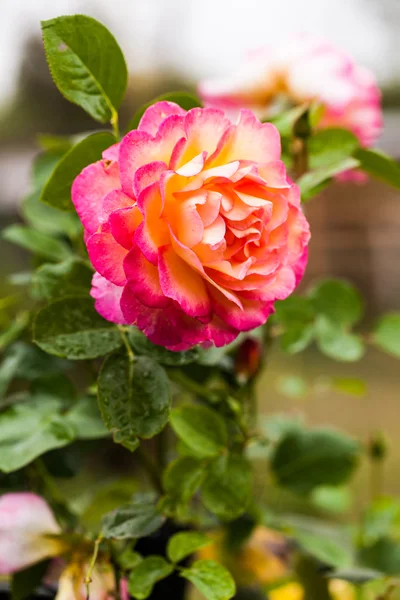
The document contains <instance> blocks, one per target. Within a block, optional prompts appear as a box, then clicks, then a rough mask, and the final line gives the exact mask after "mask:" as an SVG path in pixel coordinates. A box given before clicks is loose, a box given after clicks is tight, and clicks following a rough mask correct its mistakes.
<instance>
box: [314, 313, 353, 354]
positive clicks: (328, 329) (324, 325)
mask: <svg viewBox="0 0 400 600" xmlns="http://www.w3.org/2000/svg"><path fill="white" fill-rule="evenodd" d="M315 336H316V339H317V344H318V348H319V349H320V351H321V352H322V353H323V354H325V355H326V356H329V358H333V359H334V360H339V361H343V362H354V361H356V360H360V359H361V358H362V357H363V356H364V352H365V345H364V343H363V341H362V338H361V337H360V336H359V335H356V334H353V333H348V332H347V331H346V330H344V329H342V328H341V327H340V326H339V325H338V324H337V323H334V322H332V321H330V320H329V319H327V318H326V317H324V316H323V315H321V316H319V317H318V318H317V319H316V321H315Z"/></svg>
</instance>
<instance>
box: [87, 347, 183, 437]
mask: <svg viewBox="0 0 400 600" xmlns="http://www.w3.org/2000/svg"><path fill="white" fill-rule="evenodd" d="M98 401H99V406H100V411H101V415H102V417H103V420H104V423H105V424H106V426H107V427H108V429H109V430H110V431H112V432H113V434H114V436H115V435H116V436H117V439H118V441H119V442H120V443H122V444H124V445H126V444H130V443H132V442H134V441H135V439H136V438H137V437H142V438H150V437H153V436H154V435H156V434H157V433H159V432H160V431H161V430H162V429H163V428H164V427H165V425H166V424H167V422H168V416H169V410H170V403H171V399H170V391H169V382H168V377H167V375H166V373H165V371H164V369H163V368H162V367H160V365H158V364H157V363H156V362H154V361H153V360H152V359H151V358H147V357H144V356H140V357H138V358H135V359H134V360H131V359H130V357H129V356H128V355H126V354H113V355H112V356H110V357H109V358H108V359H107V360H106V361H105V363H104V365H103V367H102V370H101V373H100V376H99V381H98ZM128 447H129V446H128Z"/></svg>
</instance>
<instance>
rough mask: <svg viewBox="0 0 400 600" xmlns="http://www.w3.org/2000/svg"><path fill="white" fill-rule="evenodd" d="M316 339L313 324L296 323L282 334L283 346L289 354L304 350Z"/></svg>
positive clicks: (281, 341)
mask: <svg viewBox="0 0 400 600" xmlns="http://www.w3.org/2000/svg"><path fill="white" fill-rule="evenodd" d="M313 339H314V327H313V325H302V324H298V325H296V324H294V325H293V326H292V327H291V328H290V329H288V331H285V332H284V333H283V334H282V335H281V339H280V343H281V348H282V350H283V351H284V352H287V353H288V354H297V353H298V352H303V350H305V349H306V348H308V346H309V345H310V344H311V342H312V341H313Z"/></svg>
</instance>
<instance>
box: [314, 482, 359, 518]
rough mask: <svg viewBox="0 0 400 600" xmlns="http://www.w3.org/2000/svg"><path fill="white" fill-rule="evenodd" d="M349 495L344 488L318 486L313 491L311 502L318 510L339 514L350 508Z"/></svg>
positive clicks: (347, 490)
mask: <svg viewBox="0 0 400 600" xmlns="http://www.w3.org/2000/svg"><path fill="white" fill-rule="evenodd" d="M351 500H352V499H351V494H350V491H349V489H348V488H346V487H337V486H329V485H325V486H320V487H317V488H315V489H314V490H313V492H312V495H311V501H312V503H313V505H314V506H316V507H317V508H319V509H320V510H324V511H326V512H329V513H332V514H341V513H344V512H346V511H347V510H349V508H350V507H351Z"/></svg>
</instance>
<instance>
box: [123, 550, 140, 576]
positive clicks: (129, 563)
mask: <svg viewBox="0 0 400 600" xmlns="http://www.w3.org/2000/svg"><path fill="white" fill-rule="evenodd" d="M117 560H118V564H119V565H120V567H121V568H122V569H123V570H124V571H130V570H131V569H134V568H135V567H137V566H138V564H139V563H140V562H142V560H143V559H142V557H141V556H140V554H138V552H135V551H134V550H133V549H132V548H129V547H128V548H126V549H125V550H124V551H123V552H122V554H120V555H119V556H118V558H117Z"/></svg>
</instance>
